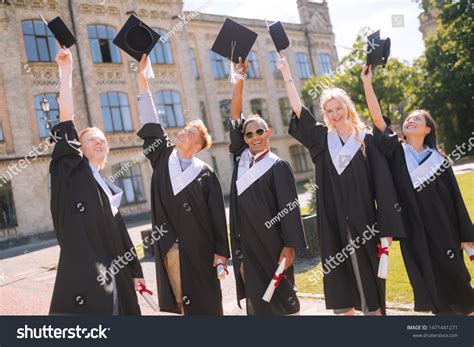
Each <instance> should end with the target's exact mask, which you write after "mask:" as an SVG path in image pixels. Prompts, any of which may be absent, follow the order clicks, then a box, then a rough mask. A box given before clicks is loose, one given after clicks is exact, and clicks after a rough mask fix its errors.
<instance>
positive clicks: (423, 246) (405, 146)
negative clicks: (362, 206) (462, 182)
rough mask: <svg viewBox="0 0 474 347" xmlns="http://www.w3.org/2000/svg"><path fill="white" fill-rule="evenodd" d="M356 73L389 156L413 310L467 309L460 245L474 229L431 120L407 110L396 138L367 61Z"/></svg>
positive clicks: (470, 301)
mask: <svg viewBox="0 0 474 347" xmlns="http://www.w3.org/2000/svg"><path fill="white" fill-rule="evenodd" d="M366 72H367V74H366ZM361 78H362V81H363V83H364V90H365V95H366V98H367V104H368V106H369V110H370V114H371V116H372V119H373V121H374V125H375V130H374V135H375V139H376V142H377V144H378V146H379V148H380V149H381V151H382V152H383V153H384V154H385V156H386V158H387V160H388V163H389V167H390V169H391V172H392V176H393V180H394V184H395V187H396V189H397V192H398V197H399V200H400V206H399V208H401V213H402V216H403V220H404V225H405V231H406V239H405V240H402V241H401V242H400V246H401V250H402V254H403V259H404V261H405V266H406V268H407V271H408V276H409V278H410V282H411V285H412V287H413V291H414V295H415V310H416V311H432V312H433V313H435V314H454V313H461V314H472V312H473V305H474V290H473V288H472V287H471V284H470V276H469V272H468V271H467V268H466V265H465V263H464V260H463V254H462V248H464V247H465V246H466V245H469V244H470V245H471V246H472V245H473V241H474V232H473V227H472V223H471V219H470V218H469V214H468V212H467V210H466V206H465V205H464V201H463V199H462V196H461V192H460V190H459V187H458V184H457V181H456V178H455V176H454V172H453V169H452V168H451V163H450V162H449V160H448V158H447V157H446V156H445V155H444V154H442V153H440V151H439V150H438V147H437V142H436V141H437V140H436V126H435V122H434V121H433V118H432V117H431V115H430V113H429V112H428V111H426V110H415V111H412V112H410V113H409V114H408V116H407V117H406V119H405V121H404V123H403V140H400V139H399V138H398V136H397V134H396V133H394V132H393V131H392V129H391V128H390V121H389V120H388V119H387V118H384V117H383V116H382V111H381V109H380V106H379V103H378V101H377V97H376V95H375V92H374V89H373V87H372V70H371V67H369V66H365V67H364V69H363V71H362V74H361Z"/></svg>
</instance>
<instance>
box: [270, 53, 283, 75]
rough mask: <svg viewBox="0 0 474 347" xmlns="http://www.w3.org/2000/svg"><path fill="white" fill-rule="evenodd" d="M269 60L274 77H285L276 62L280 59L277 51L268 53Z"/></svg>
mask: <svg viewBox="0 0 474 347" xmlns="http://www.w3.org/2000/svg"><path fill="white" fill-rule="evenodd" d="M268 60H269V61H270V67H271V69H272V74H273V78H283V76H282V75H281V72H280V70H278V68H277V66H276V64H277V61H278V55H277V52H276V51H273V52H270V53H268Z"/></svg>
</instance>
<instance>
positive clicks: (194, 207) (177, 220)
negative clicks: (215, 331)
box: [138, 123, 230, 315]
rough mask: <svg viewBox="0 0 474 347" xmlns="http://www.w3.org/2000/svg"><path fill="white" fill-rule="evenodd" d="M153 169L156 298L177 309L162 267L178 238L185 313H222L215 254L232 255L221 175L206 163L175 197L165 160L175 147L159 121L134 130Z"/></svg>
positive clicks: (163, 305) (167, 308)
mask: <svg viewBox="0 0 474 347" xmlns="http://www.w3.org/2000/svg"><path fill="white" fill-rule="evenodd" d="M138 136H139V137H140V138H142V139H143V140H144V143H143V148H144V149H145V153H146V155H147V157H148V159H149V160H150V163H151V166H152V168H153V176H152V181H151V209H152V225H153V230H154V232H155V234H156V235H157V237H154V238H153V239H157V240H156V242H154V250H155V261H156V277H157V282H158V299H159V304H160V310H161V311H167V312H174V313H179V312H180V311H179V308H178V306H177V303H176V299H175V297H174V294H173V291H172V288H171V285H170V282H169V278H168V274H167V271H166V268H165V266H164V259H165V256H166V253H167V252H168V251H169V249H170V248H171V247H172V246H173V244H174V243H175V242H176V240H177V239H178V240H179V260H180V271H181V289H182V294H183V307H184V313H185V314H186V315H222V314H223V309H222V292H221V287H220V280H219V279H218V277H217V272H216V268H215V267H213V262H214V254H218V255H221V256H224V257H227V258H230V252H229V243H228V237H227V223H226V217H225V208H224V200H223V197H222V190H221V186H220V183H219V179H218V177H217V175H216V173H215V172H214V171H213V170H212V168H211V167H209V166H208V165H204V166H203V168H202V170H201V172H200V173H199V174H198V176H197V177H196V178H195V179H194V180H193V181H192V182H191V183H189V185H187V186H186V187H185V188H184V189H183V190H182V191H180V192H179V193H178V194H177V195H176V196H175V195H174V193H173V188H172V184H171V179H170V172H169V167H168V159H169V157H170V155H171V154H172V152H173V150H174V148H175V146H174V144H173V143H172V142H171V141H170V139H169V138H168V135H167V133H166V131H165V130H164V129H163V127H162V126H161V125H160V124H154V123H148V124H145V125H144V126H143V127H142V129H141V130H140V131H139V132H138Z"/></svg>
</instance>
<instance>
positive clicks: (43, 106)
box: [40, 96, 51, 129]
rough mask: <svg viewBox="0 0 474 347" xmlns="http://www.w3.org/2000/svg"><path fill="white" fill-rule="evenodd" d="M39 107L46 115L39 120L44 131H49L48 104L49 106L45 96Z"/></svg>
mask: <svg viewBox="0 0 474 347" xmlns="http://www.w3.org/2000/svg"><path fill="white" fill-rule="evenodd" d="M40 106H41V110H42V111H43V113H44V114H45V115H46V117H41V119H42V120H43V121H44V125H45V126H46V129H50V128H51V119H50V118H49V111H50V104H49V101H48V99H47V98H46V97H45V96H43V98H42V99H41V101H40Z"/></svg>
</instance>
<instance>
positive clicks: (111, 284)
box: [50, 48, 145, 315]
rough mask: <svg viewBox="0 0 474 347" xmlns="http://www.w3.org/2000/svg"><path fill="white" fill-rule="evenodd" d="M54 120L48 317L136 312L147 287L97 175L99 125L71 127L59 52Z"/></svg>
mask: <svg viewBox="0 0 474 347" xmlns="http://www.w3.org/2000/svg"><path fill="white" fill-rule="evenodd" d="M56 61H57V62H58V64H59V67H60V72H61V73H60V75H61V89H60V93H59V118H60V119H59V120H60V122H59V123H58V124H57V125H56V126H55V127H54V128H53V129H52V140H53V141H55V142H56V144H55V146H54V150H53V153H52V161H51V164H50V174H51V214H52V217H53V224H54V231H55V232H56V236H57V239H58V243H59V246H60V248H61V251H60V256H59V264H58V272H57V275H56V282H55V285H54V291H53V297H52V300H51V307H50V314H54V315H58V314H61V315H63V314H97V315H119V314H120V315H139V314H140V308H139V306H138V300H137V295H136V292H135V291H136V290H138V289H139V284H140V283H142V284H145V282H144V280H143V273H142V268H141V265H140V262H139V260H138V258H137V255H136V251H135V248H134V247H133V244H132V241H131V239H130V236H129V234H128V231H127V228H126V226H125V223H124V222H123V220H122V217H121V215H120V212H119V211H118V207H119V205H120V200H121V197H122V193H123V192H122V191H121V189H120V188H119V187H117V186H115V185H113V184H111V183H110V182H108V181H107V180H105V179H103V178H102V176H101V175H100V173H99V170H101V169H102V168H103V167H104V166H105V162H106V159H107V153H108V146H107V140H106V138H105V136H104V133H103V132H102V131H101V130H100V129H98V128H87V129H84V130H83V131H82V132H81V133H80V136H78V134H77V131H76V128H75V126H74V102H73V94H72V81H71V79H72V65H73V62H72V56H71V52H70V51H69V50H68V49H62V48H59V49H58V53H57V56H56Z"/></svg>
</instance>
